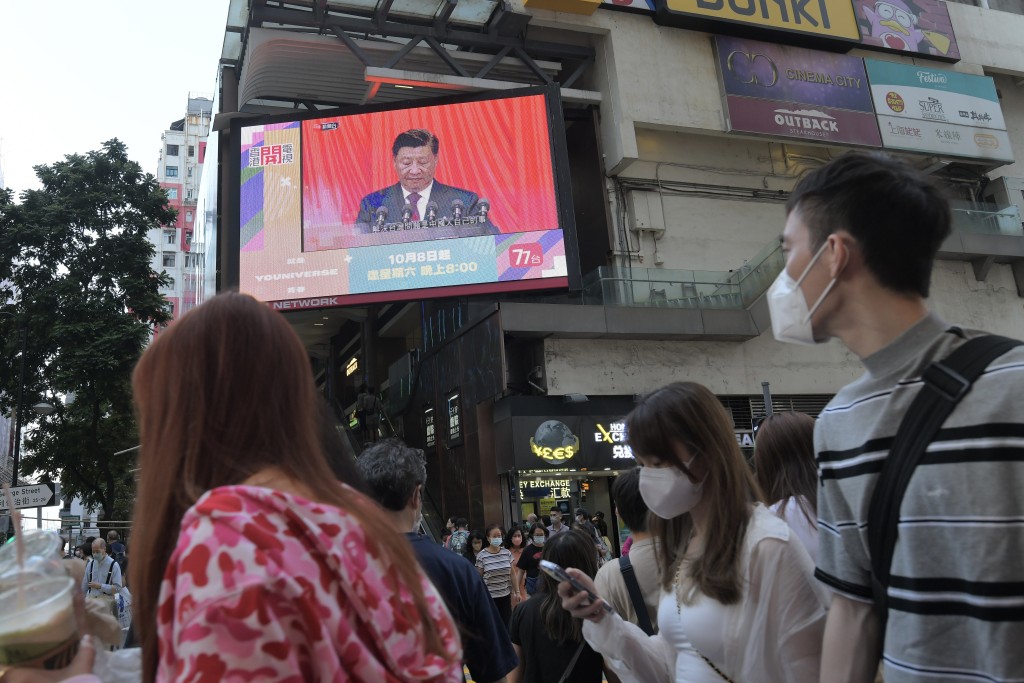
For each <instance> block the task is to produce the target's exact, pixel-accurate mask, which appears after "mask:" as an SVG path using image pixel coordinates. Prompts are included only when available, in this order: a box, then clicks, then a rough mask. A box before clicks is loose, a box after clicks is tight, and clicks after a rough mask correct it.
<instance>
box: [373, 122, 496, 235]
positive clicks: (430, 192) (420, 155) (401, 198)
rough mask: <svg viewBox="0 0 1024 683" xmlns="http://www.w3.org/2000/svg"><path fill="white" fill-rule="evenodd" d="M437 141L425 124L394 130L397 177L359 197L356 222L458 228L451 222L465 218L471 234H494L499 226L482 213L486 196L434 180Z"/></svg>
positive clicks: (379, 224) (393, 150)
mask: <svg viewBox="0 0 1024 683" xmlns="http://www.w3.org/2000/svg"><path fill="white" fill-rule="evenodd" d="M438 147H439V143H438V139H437V136H436V135H434V134H433V133H431V132H430V131H429V130H424V129H413V130H407V131H405V132H404V133H399V134H398V136H397V137H396V138H395V142H394V144H393V145H392V146H391V157H392V163H393V164H394V166H395V173H396V174H397V175H398V182H397V183H395V184H394V185H391V186H390V187H386V188H384V189H381V190H377V191H376V192H372V193H370V194H368V195H366V196H365V197H363V199H362V201H360V202H359V217H358V218H357V219H356V222H357V223H360V224H362V225H366V226H370V227H371V229H372V228H373V227H377V228H381V227H383V226H385V225H395V224H404V225H406V226H408V225H411V224H417V225H422V223H421V222H426V223H429V224H430V226H429V227H435V226H436V227H455V228H456V229H458V226H456V225H455V222H456V221H457V220H458V221H459V223H460V224H461V222H462V221H463V220H465V221H466V223H465V227H466V228H467V229H472V230H473V233H474V234H491V235H496V234H499V233H500V230H498V228H497V227H496V226H494V224H492V223H491V222H490V220H489V219H488V217H487V212H488V211H490V204H489V203H488V202H487V200H481V199H480V198H479V197H478V196H477V194H476V193H475V192H470V191H469V190H463V189H461V188H458V187H452V186H451V185H445V184H443V183H439V182H437V181H435V180H434V173H435V172H436V171H437V162H438ZM372 231H373V232H377V230H372Z"/></svg>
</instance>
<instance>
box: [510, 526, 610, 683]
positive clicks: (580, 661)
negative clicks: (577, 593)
mask: <svg viewBox="0 0 1024 683" xmlns="http://www.w3.org/2000/svg"><path fill="white" fill-rule="evenodd" d="M543 555H544V559H545V560H548V561H550V562H554V563H555V564H557V565H559V566H561V567H575V568H576V569H578V570H579V571H581V572H582V573H583V574H585V575H586V576H589V577H590V578H594V575H595V574H597V557H596V556H595V555H594V542H593V541H592V540H591V539H590V537H589V535H587V533H586V532H583V531H577V530H575V529H574V530H571V531H568V532H565V533H561V534H554V535H553V536H552V537H551V540H550V541H548V542H547V544H546V545H545V546H544V550H543ZM541 581H543V582H544V589H543V590H541V591H538V592H537V593H535V594H534V595H533V596H532V597H530V599H529V600H527V601H526V602H524V603H522V604H520V605H519V606H518V607H516V610H515V612H513V613H512V624H511V626H510V628H509V635H510V636H511V638H512V647H514V648H515V651H516V656H518V657H519V666H517V667H516V668H515V669H514V670H513V671H512V672H510V673H509V676H508V680H509V683H563V682H564V683H600V681H601V677H602V671H603V669H604V662H603V661H602V659H601V655H599V654H597V653H596V652H594V650H593V648H591V647H590V646H589V645H587V643H586V642H585V641H584V640H583V636H582V634H581V627H582V623H581V621H580V620H579V619H575V618H573V617H571V616H570V615H569V614H568V613H566V611H565V610H563V609H562V608H561V604H560V603H561V600H560V599H559V597H558V593H557V591H556V588H557V585H558V584H557V583H556V582H555V580H554V579H552V578H551V577H550V576H548V575H547V574H544V575H543V578H542V579H541Z"/></svg>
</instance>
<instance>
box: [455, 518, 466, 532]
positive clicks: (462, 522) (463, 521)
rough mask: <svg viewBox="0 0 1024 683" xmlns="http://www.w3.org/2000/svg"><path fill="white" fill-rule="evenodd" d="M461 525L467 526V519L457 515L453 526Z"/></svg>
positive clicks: (459, 527) (457, 527)
mask: <svg viewBox="0 0 1024 683" xmlns="http://www.w3.org/2000/svg"><path fill="white" fill-rule="evenodd" d="M462 527H469V520H468V519H466V518H465V517H459V518H458V519H457V520H455V528H456V529H461V528H462Z"/></svg>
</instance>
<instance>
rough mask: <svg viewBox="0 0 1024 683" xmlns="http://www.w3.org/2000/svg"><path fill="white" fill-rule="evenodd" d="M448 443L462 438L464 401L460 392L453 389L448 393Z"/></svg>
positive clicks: (454, 442)
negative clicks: (460, 397) (461, 399)
mask: <svg viewBox="0 0 1024 683" xmlns="http://www.w3.org/2000/svg"><path fill="white" fill-rule="evenodd" d="M447 403H448V443H449V445H451V444H456V443H458V442H459V441H460V440H461V439H462V402H461V401H460V400H459V392H458V391H457V390H456V391H453V392H451V393H449V394H448V397H447Z"/></svg>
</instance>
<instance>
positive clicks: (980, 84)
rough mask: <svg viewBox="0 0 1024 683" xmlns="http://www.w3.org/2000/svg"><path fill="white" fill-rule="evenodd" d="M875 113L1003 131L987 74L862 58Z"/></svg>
mask: <svg viewBox="0 0 1024 683" xmlns="http://www.w3.org/2000/svg"><path fill="white" fill-rule="evenodd" d="M864 62H865V64H866V65H867V70H868V78H869V79H870V81H871V95H872V97H873V98H874V101H875V111H876V112H878V115H879V116H895V117H898V118H905V119H917V120H923V121H936V122H940V123H953V124H957V125H960V126H971V127H973V128H996V129H999V130H1006V121H1005V119H1004V118H1003V112H1002V109H1001V108H1000V106H999V96H998V95H997V94H996V85H995V82H994V81H993V80H992V79H991V78H989V77H988V76H974V75H972V74H964V73H960V72H958V71H947V70H945V69H930V68H927V67H923V66H916V65H912V64H897V63H895V62H884V61H881V60H877V59H866V60H864Z"/></svg>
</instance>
